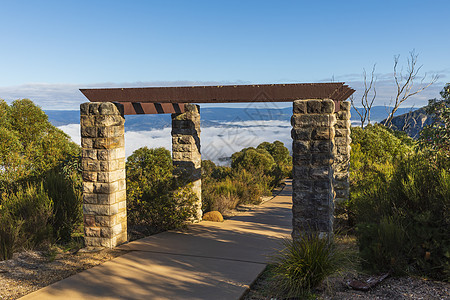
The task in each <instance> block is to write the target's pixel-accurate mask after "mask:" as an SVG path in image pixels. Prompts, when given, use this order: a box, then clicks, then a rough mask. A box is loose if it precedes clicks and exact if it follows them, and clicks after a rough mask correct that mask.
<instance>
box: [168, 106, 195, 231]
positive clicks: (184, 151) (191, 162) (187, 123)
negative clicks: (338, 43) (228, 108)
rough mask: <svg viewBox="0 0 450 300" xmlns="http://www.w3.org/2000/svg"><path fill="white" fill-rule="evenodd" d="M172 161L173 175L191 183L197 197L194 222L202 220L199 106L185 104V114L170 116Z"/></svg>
mask: <svg viewBox="0 0 450 300" xmlns="http://www.w3.org/2000/svg"><path fill="white" fill-rule="evenodd" d="M172 159H173V165H174V175H175V176H177V177H179V178H180V179H181V180H182V181H184V182H187V183H192V190H193V191H194V193H195V194H196V195H197V197H198V201H197V202H196V203H195V204H194V205H195V211H196V213H195V216H194V220H192V221H194V222H198V221H201V219H202V180H201V165H202V157H201V153H200V106H198V105H195V104H185V112H184V113H179V114H172Z"/></svg>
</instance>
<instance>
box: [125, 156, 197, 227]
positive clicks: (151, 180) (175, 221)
mask: <svg viewBox="0 0 450 300" xmlns="http://www.w3.org/2000/svg"><path fill="white" fill-rule="evenodd" d="M172 171H173V166H172V158H171V154H170V152H169V151H168V150H166V149H164V148H156V149H148V148H147V147H143V148H140V149H138V150H136V151H134V152H133V154H132V155H130V156H129V157H128V159H127V163H126V173H127V214H128V222H129V223H130V224H131V225H139V226H145V227H147V228H151V231H153V232H157V231H163V230H167V229H172V228H179V227H181V226H182V225H183V224H184V222H185V221H186V220H188V219H190V218H192V217H193V216H194V213H195V209H194V207H193V206H194V205H193V203H194V202H195V201H196V199H197V196H196V195H195V194H194V192H193V191H192V187H191V185H189V184H186V182H183V181H182V178H179V179H177V178H175V177H174V176H173V175H172Z"/></svg>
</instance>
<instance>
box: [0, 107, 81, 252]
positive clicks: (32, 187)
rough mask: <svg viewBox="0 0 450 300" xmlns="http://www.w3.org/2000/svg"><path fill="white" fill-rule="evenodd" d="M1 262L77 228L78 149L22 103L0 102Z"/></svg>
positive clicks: (65, 236) (35, 109)
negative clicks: (19, 250)
mask: <svg viewBox="0 0 450 300" xmlns="http://www.w3.org/2000/svg"><path fill="white" fill-rule="evenodd" d="M0 109H1V111H0V118H1V119H0V136H1V137H2V138H1V140H0V210H1V216H0V219H1V220H0V223H1V229H0V231H1V232H0V236H1V241H0V244H2V245H1V246H0V247H1V248H2V250H1V251H2V253H3V254H2V257H3V258H5V257H10V256H11V255H12V252H13V251H15V250H18V248H19V246H20V247H27V248H33V247H37V246H39V245H41V244H43V243H47V242H53V241H58V242H66V241H69V239H70V238H71V235H72V233H73V231H74V228H75V227H76V226H78V225H79V223H80V222H81V218H82V215H81V169H80V163H79V155H80V147H79V146H78V145H76V144H75V143H73V142H71V141H70V138H69V137H68V136H67V135H66V134H65V133H64V132H62V131H61V130H59V129H57V128H56V127H54V126H53V125H51V124H50V122H49V121H48V118H47V116H46V115H45V113H44V112H43V111H42V110H41V109H40V108H39V107H38V106H36V105H35V104H33V102H31V101H30V100H28V99H23V100H16V101H14V102H13V103H12V104H11V105H10V106H8V104H6V102H5V101H3V100H0Z"/></svg>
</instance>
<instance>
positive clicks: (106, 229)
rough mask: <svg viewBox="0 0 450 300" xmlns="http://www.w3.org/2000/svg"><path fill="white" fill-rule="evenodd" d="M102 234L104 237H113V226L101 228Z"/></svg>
mask: <svg viewBox="0 0 450 300" xmlns="http://www.w3.org/2000/svg"><path fill="white" fill-rule="evenodd" d="M100 236H101V237H103V238H112V237H113V231H112V228H111V227H102V228H101V230H100Z"/></svg>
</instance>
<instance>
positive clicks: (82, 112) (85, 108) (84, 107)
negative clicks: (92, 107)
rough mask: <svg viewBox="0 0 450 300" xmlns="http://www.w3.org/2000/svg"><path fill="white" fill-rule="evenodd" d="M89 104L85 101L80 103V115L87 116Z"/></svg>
mask: <svg viewBox="0 0 450 300" xmlns="http://www.w3.org/2000/svg"><path fill="white" fill-rule="evenodd" d="M89 104H90V102H85V103H81V104H80V115H81V116H87V115H89Z"/></svg>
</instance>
